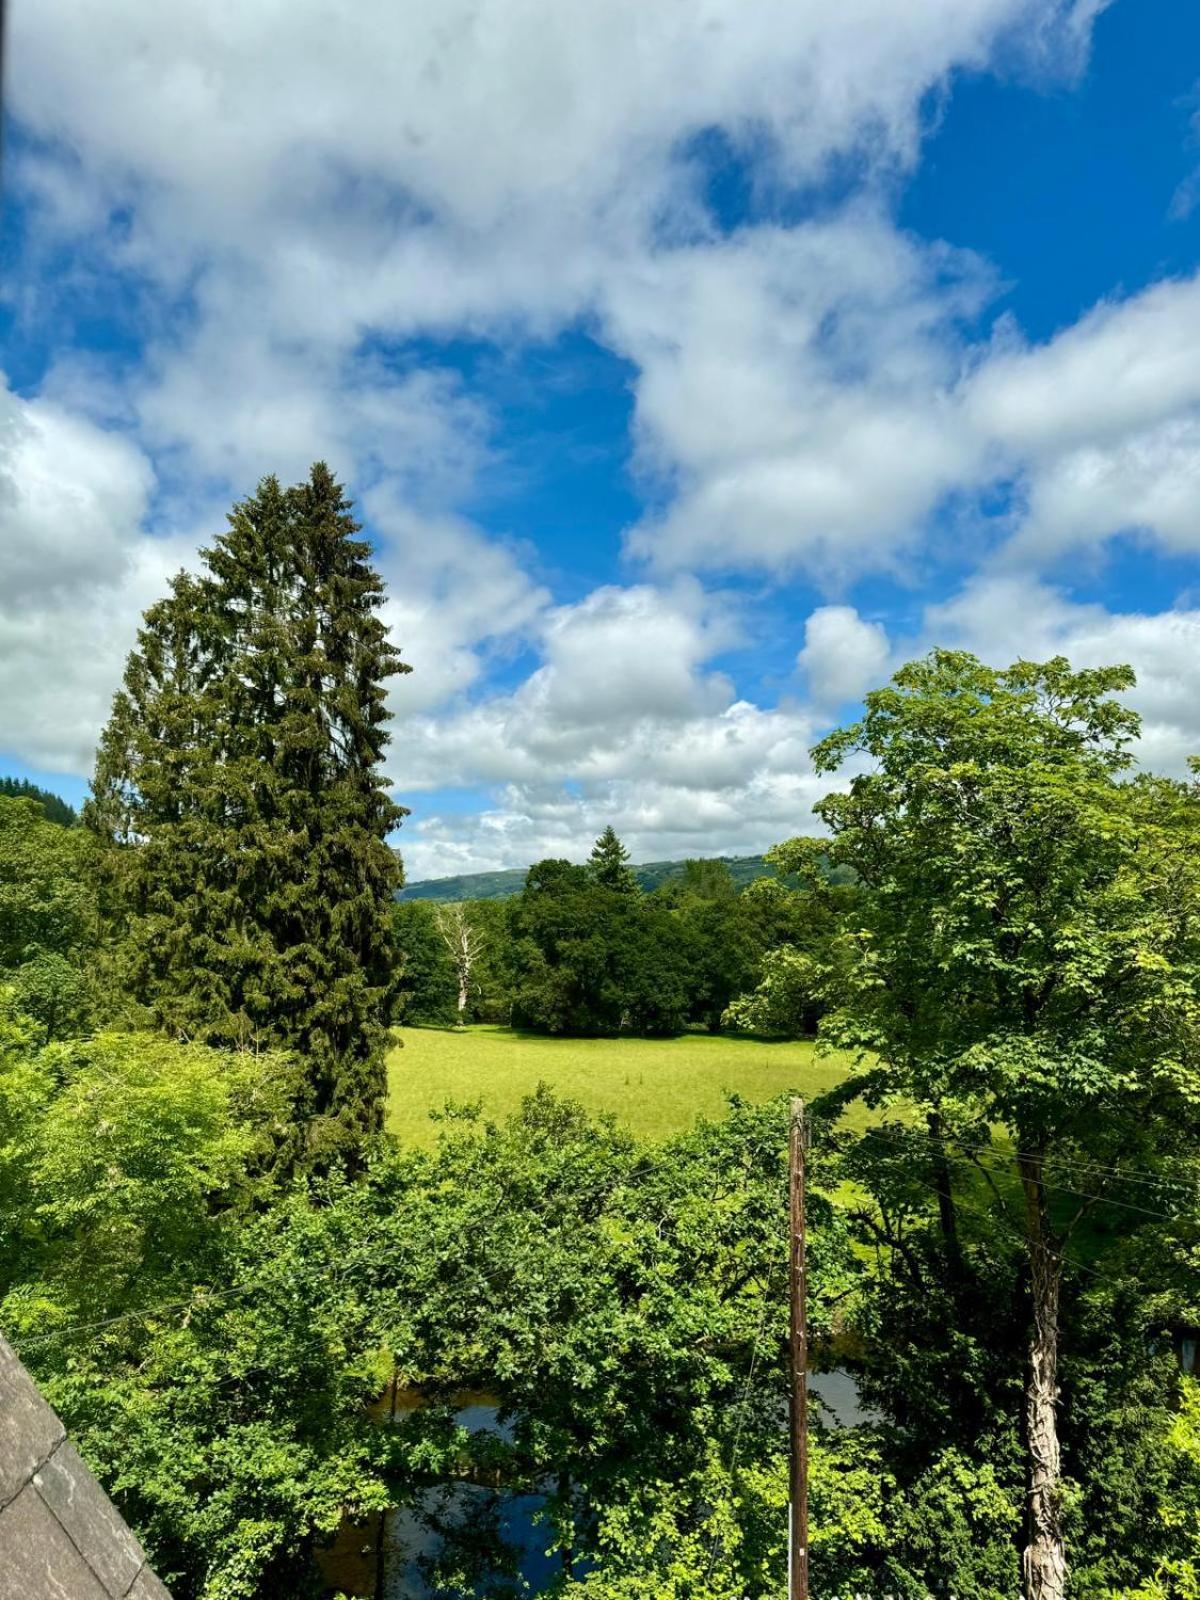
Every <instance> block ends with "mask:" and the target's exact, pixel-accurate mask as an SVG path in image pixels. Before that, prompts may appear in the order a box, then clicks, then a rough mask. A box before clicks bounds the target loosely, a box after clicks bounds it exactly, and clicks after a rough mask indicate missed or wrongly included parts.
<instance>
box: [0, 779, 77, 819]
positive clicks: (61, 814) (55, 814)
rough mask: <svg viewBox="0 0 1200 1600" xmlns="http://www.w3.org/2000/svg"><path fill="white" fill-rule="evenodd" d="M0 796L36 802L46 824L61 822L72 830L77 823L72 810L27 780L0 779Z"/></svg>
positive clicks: (65, 803)
mask: <svg viewBox="0 0 1200 1600" xmlns="http://www.w3.org/2000/svg"><path fill="white" fill-rule="evenodd" d="M0 794H3V795H7V796H8V797H9V799H11V800H36V801H37V802H38V804H39V805H40V806H41V808H42V811H43V812H44V814H45V817H46V821H47V822H61V823H62V825H63V827H64V828H73V827H74V826H75V824H76V823H77V822H78V821H79V818H78V816H77V815H76V814H75V811H74V809H73V808H72V807H71V806H69V805H68V804H67V802H66V801H65V800H60V799H59V797H58V795H56V794H51V793H50V791H49V789H39V788H38V786H37V784H36V783H30V781H29V779H28V778H0Z"/></svg>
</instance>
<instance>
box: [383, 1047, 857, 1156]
mask: <svg viewBox="0 0 1200 1600" xmlns="http://www.w3.org/2000/svg"><path fill="white" fill-rule="evenodd" d="M397 1032H398V1035H399V1038H400V1045H399V1046H398V1047H397V1048H396V1049H394V1050H393V1051H392V1053H391V1056H390V1058H389V1063H388V1064H389V1070H390V1096H389V1111H388V1125H389V1127H390V1128H391V1129H392V1131H393V1132H394V1133H397V1134H399V1136H400V1137H401V1138H402V1139H403V1140H404V1141H405V1142H406V1143H411V1144H431V1143H432V1142H433V1140H434V1138H435V1137H436V1132H437V1125H436V1123H434V1122H433V1121H432V1120H431V1118H430V1112H431V1111H437V1110H440V1109H441V1108H442V1107H443V1106H444V1105H445V1104H446V1102H447V1101H448V1100H453V1101H473V1100H482V1102H483V1110H484V1114H485V1116H487V1117H489V1118H491V1119H492V1120H497V1121H498V1120H500V1119H501V1118H503V1117H505V1116H507V1115H508V1114H509V1113H510V1112H512V1111H515V1110H516V1109H517V1107H518V1105H519V1104H520V1102H521V1100H522V1098H523V1097H524V1096H525V1095H527V1094H531V1093H532V1092H533V1091H534V1089H536V1088H537V1086H538V1084H539V1083H541V1082H545V1083H548V1084H550V1085H551V1087H552V1088H554V1089H556V1090H557V1091H558V1092H559V1093H560V1094H563V1095H567V1096H569V1097H571V1098H572V1099H575V1100H579V1101H581V1102H582V1103H583V1105H584V1106H586V1107H587V1109H588V1110H589V1111H592V1112H601V1111H609V1112H612V1113H613V1114H614V1115H615V1116H616V1118H617V1120H618V1121H619V1122H620V1123H621V1124H623V1125H624V1126H625V1127H627V1128H628V1129H630V1131H631V1132H633V1133H635V1134H637V1135H638V1137H639V1138H644V1139H665V1138H667V1137H668V1136H669V1135H671V1134H673V1133H679V1132H682V1131H683V1130H684V1129H687V1128H690V1127H692V1126H693V1125H694V1123H695V1122H696V1121H697V1119H698V1118H700V1117H719V1116H721V1115H722V1113H723V1112H724V1110H725V1106H726V1101H727V1097H728V1095H729V1094H731V1093H737V1094H740V1095H742V1096H743V1097H744V1098H745V1099H747V1100H751V1101H761V1100H769V1099H771V1098H772V1096H774V1095H777V1094H783V1093H793V1094H800V1095H804V1096H805V1098H807V1099H811V1098H812V1097H813V1096H815V1095H818V1094H823V1093H825V1092H826V1091H827V1090H829V1089H832V1088H834V1087H835V1086H836V1085H837V1084H839V1083H840V1082H841V1081H842V1080H843V1078H844V1077H845V1076H846V1074H847V1071H848V1070H849V1069H848V1064H847V1062H846V1060H845V1059H844V1058H842V1057H839V1056H836V1055H818V1054H817V1052H816V1048H815V1046H814V1045H813V1044H811V1043H810V1042H807V1041H798V1042H784V1043H774V1042H769V1041H762V1040H757V1039H746V1038H730V1037H726V1036H724V1035H711V1034H695V1033H691V1034H685V1035H684V1036H683V1037H682V1038H679V1039H634V1038H620V1039H550V1038H543V1037H541V1036H539V1035H535V1034H524V1033H517V1032H514V1030H513V1029H511V1028H502V1027H493V1026H485V1025H479V1026H474V1027H468V1028H462V1029H449V1028H447V1029H441V1028H401V1029H398V1030H397ZM846 1120H847V1123H848V1125H850V1126H860V1127H861V1126H865V1123H866V1120H867V1119H866V1116H865V1115H864V1113H863V1110H862V1108H861V1107H860V1106H857V1105H855V1106H852V1107H851V1108H850V1110H849V1111H848V1113H847V1117H846Z"/></svg>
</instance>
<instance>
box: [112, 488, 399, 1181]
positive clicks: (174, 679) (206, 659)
mask: <svg viewBox="0 0 1200 1600" xmlns="http://www.w3.org/2000/svg"><path fill="white" fill-rule="evenodd" d="M357 532H358V525H357V524H356V523H355V522H354V521H353V520H352V518H351V515H350V507H349V503H348V501H347V500H346V499H345V497H344V496H343V493H342V490H341V488H340V487H339V485H338V484H337V483H336V482H335V481H334V480H333V478H332V477H331V476H330V474H329V472H328V470H327V469H326V468H325V467H324V466H323V465H322V464H318V465H316V466H315V467H314V468H313V469H312V472H311V475H310V477H309V478H308V480H307V481H306V482H304V483H301V484H299V485H297V486H296V487H294V488H291V489H286V490H285V489H283V488H281V487H280V485H279V483H278V482H277V481H276V480H275V479H274V478H265V479H264V480H263V481H262V483H261V484H260V485H259V487H258V491H257V493H256V494H255V495H253V496H252V497H251V498H250V499H248V500H246V501H243V502H242V503H241V504H239V505H237V506H236V507H235V508H234V510H233V512H232V513H231V515H230V517H229V528H228V531H227V532H226V533H224V534H222V535H220V536H219V537H218V538H217V539H216V540H215V541H214V542H213V544H212V545H211V546H210V547H209V548H207V549H206V550H204V551H202V552H201V562H202V567H203V570H202V573H201V575H200V576H198V577H193V576H190V575H188V574H186V573H181V574H180V575H179V576H178V577H177V578H176V579H175V580H174V582H173V584H172V586H171V591H170V593H169V595H168V596H167V597H166V598H165V599H164V600H161V601H159V602H158V603H157V604H156V605H154V606H152V607H151V608H150V610H149V611H148V612H147V613H146V616H145V621H144V625H143V627H142V629H141V632H140V634H139V637H138V647H137V649H136V650H135V651H134V652H133V654H132V655H131V656H130V657H129V661H128V664H127V667H126V670H125V681H124V688H123V689H122V691H121V692H120V693H119V694H118V695H117V697H116V700H115V702H114V706H113V712H112V717H111V719H110V721H109V724H108V727H107V728H106V730H105V733H104V738H103V742H102V745H101V750H100V755H99V758H98V762H97V769H96V777H95V781H94V785H93V797H92V799H91V800H90V801H89V803H88V805H87V807H86V808H85V820H86V822H87V823H88V826H89V828H90V829H91V831H92V833H93V834H94V835H95V837H96V839H97V840H98V841H99V843H100V845H101V847H102V850H101V872H100V882H101V887H102V909H103V913H104V916H105V918H106V921H107V924H108V931H109V954H110V965H111V972H112V977H113V980H114V982H115V983H116V984H117V985H119V987H120V988H121V989H122V990H123V991H124V992H125V993H126V994H127V995H128V996H129V997H130V999H131V1000H132V1001H133V1002H135V1004H136V1005H138V1006H141V1007H144V1008H145V1010H146V1012H147V1013H148V1014H149V1015H150V1016H151V1017H152V1018H153V1019H154V1020H155V1021H156V1022H157V1023H158V1024H160V1025H161V1026H162V1027H164V1028H165V1029H166V1030H167V1031H168V1032H170V1033H171V1034H173V1035H175V1036H177V1037H186V1038H198V1039H202V1040H205V1041H207V1042H209V1043H213V1044H217V1045H234V1046H238V1047H242V1046H246V1047H259V1046H264V1045H266V1046H272V1047H275V1046H282V1047H286V1048H292V1049H295V1050H297V1051H298V1052H299V1053H300V1055H301V1056H302V1058H303V1060H304V1062H305V1066H306V1071H307V1077H306V1083H305V1090H304V1094H303V1096H302V1099H301V1102H300V1105H299V1107H298V1110H299V1112H300V1114H301V1115H302V1116H304V1117H306V1118H307V1119H308V1122H307V1130H306V1134H307V1139H308V1143H309V1146H310V1148H312V1149H313V1150H314V1151H319V1150H325V1151H329V1150H332V1149H336V1148H340V1147H344V1146H346V1145H348V1144H349V1145H352V1144H353V1142H354V1141H355V1140H357V1139H358V1138H360V1137H361V1136H362V1135H363V1134H365V1133H368V1132H370V1131H371V1130H372V1129H374V1128H376V1127H377V1126H378V1125H379V1122H380V1119H381V1115H382V1102H383V1092H384V1074H383V1065H382V1062H383V1049H384V1044H385V1020H386V1006H387V994H388V988H389V986H390V983H391V979H392V970H391V969H392V956H393V953H392V943H391V902H392V896H393V893H394V891H395V890H396V889H397V888H398V887H399V884H400V877H401V874H400V867H399V863H398V860H397V858H396V856H395V855H394V853H393V852H392V851H391V850H390V849H389V848H388V846H387V844H386V843H385V838H386V835H387V834H388V832H389V831H390V830H391V829H392V828H393V827H394V826H395V825H396V823H397V822H398V821H399V819H400V816H401V814H402V812H401V808H400V807H398V806H396V805H395V804H393V802H392V801H391V800H390V799H389V798H388V797H387V795H386V793H385V789H384V779H383V776H382V773H381V770H380V761H381V759H382V755H383V752H384V749H385V746H386V744H387V742H388V734H387V733H386V731H385V722H386V716H387V712H386V706H385V690H386V682H387V679H388V678H389V677H390V676H392V675H394V674H395V673H397V672H400V671H405V670H407V668H405V667H404V666H403V664H402V663H401V662H400V661H399V658H398V657H397V655H396V652H395V650H394V648H393V647H392V645H391V644H390V643H389V642H388V637H387V631H386V629H385V626H384V624H383V621H382V619H381V617H380V615H379V608H380V606H381V604H382V599H383V587H382V584H381V582H380V580H379V578H378V576H377V574H376V573H375V571H374V570H373V569H372V567H371V565H370V561H369V555H370V551H369V547H368V546H367V545H366V544H365V543H364V542H363V541H361V540H359V539H358V538H357V537H356V534H357Z"/></svg>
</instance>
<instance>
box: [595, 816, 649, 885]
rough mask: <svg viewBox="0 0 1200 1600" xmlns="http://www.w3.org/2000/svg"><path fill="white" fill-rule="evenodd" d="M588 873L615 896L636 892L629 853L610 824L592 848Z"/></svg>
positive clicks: (636, 882)
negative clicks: (612, 891)
mask: <svg viewBox="0 0 1200 1600" xmlns="http://www.w3.org/2000/svg"><path fill="white" fill-rule="evenodd" d="M588 871H589V872H590V873H591V875H592V878H593V880H594V881H595V882H596V883H598V884H600V886H601V887H602V888H605V889H612V890H614V891H615V892H616V893H617V894H636V893H637V891H638V881H637V879H636V878H635V877H634V875H633V869H632V868H631V867H630V865H629V851H628V850H626V848H625V846H624V845H623V844H622V843H621V841H620V839H618V838H617V835H616V832H615V830H614V828H613V825H612V823H611V822H610V823H609V825H608V826H607V827H606V828H605V830H604V832H603V833H602V834H601V835H600V837H599V838H598V839H597V840H596V842H595V844H594V845H593V846H592V853H591V855H590V856H589V857H588Z"/></svg>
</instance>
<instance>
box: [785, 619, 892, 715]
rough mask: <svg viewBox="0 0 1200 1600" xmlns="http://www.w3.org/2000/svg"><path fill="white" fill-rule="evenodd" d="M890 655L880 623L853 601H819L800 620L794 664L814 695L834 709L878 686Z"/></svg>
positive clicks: (886, 639)
mask: <svg viewBox="0 0 1200 1600" xmlns="http://www.w3.org/2000/svg"><path fill="white" fill-rule="evenodd" d="M890 656H891V646H890V645H889V643H888V636H887V632H886V630H885V629H884V628H883V627H881V626H880V624H879V623H878V622H868V621H866V620H865V618H863V617H860V616H859V614H858V612H857V611H856V610H855V609H854V607H853V606H821V607H819V608H818V610H816V611H814V612H813V613H812V615H811V616H810V617H809V619H808V621H807V622H806V623H805V625H804V648H803V649H802V650H801V651H800V654H799V656H798V657H797V658H796V664H797V666H799V668H800V670H801V671H802V672H803V673H804V674H805V676H806V678H807V679H808V688H809V693H810V694H811V695H812V697H813V699H814V700H815V701H816V702H817V703H818V704H819V705H822V706H828V707H830V708H836V707H837V706H840V705H844V704H845V703H846V702H847V701H850V700H857V699H858V698H859V697H860V695H862V694H864V693H865V692H866V691H867V690H868V689H872V688H876V687H878V685H879V684H880V683H881V682H883V681H884V679H885V678H886V677H887V666H888V660H889V658H890Z"/></svg>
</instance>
